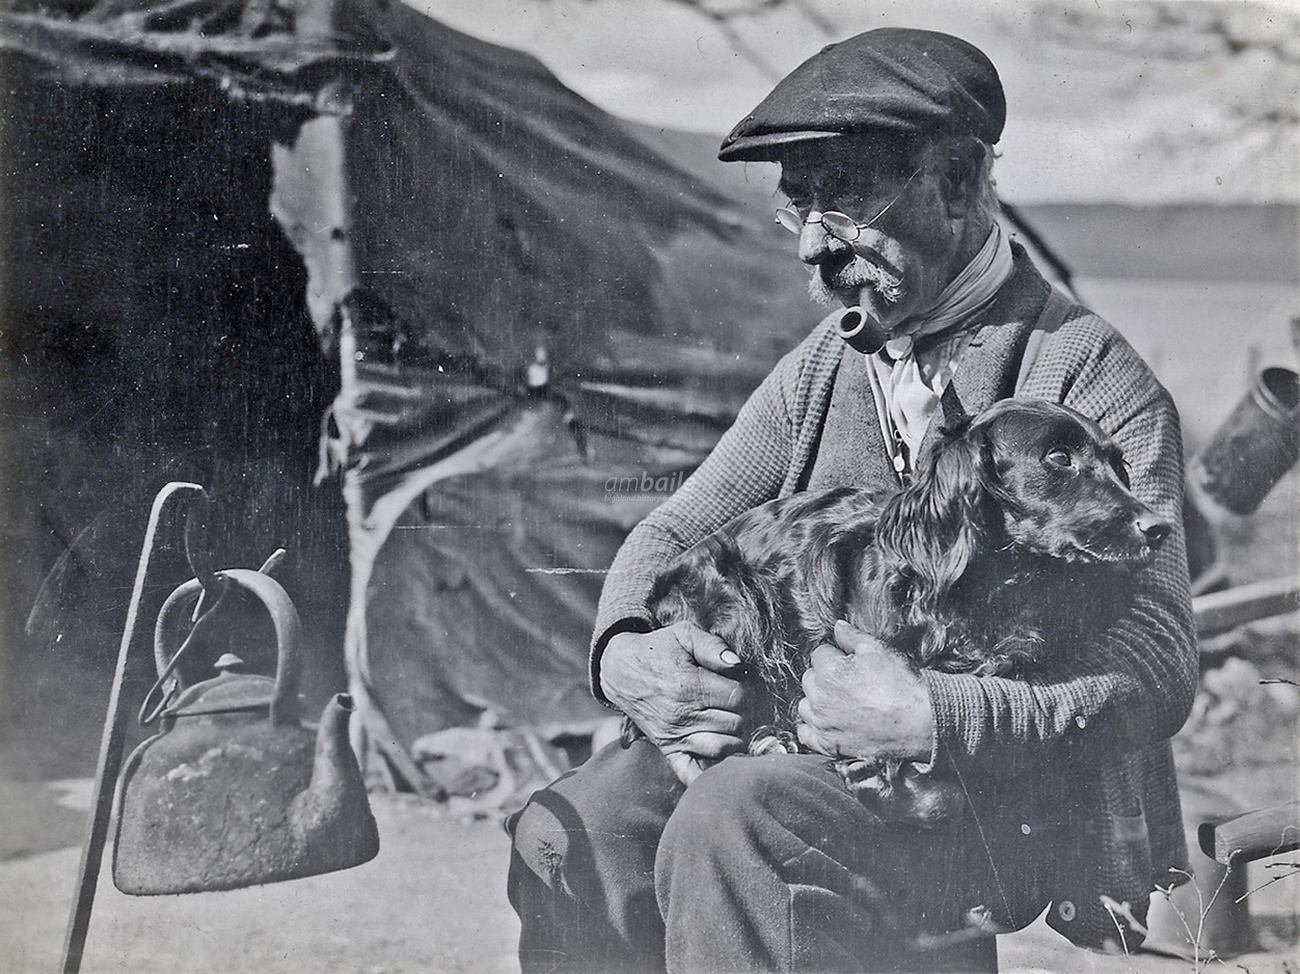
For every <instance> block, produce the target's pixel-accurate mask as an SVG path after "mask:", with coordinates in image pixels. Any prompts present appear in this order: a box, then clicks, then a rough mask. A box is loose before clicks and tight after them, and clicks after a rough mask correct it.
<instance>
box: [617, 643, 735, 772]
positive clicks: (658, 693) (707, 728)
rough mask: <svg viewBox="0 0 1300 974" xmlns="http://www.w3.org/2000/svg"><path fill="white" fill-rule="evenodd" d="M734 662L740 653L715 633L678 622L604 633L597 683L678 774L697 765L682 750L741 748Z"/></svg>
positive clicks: (718, 754) (708, 753)
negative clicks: (610, 634)
mask: <svg viewBox="0 0 1300 974" xmlns="http://www.w3.org/2000/svg"><path fill="white" fill-rule="evenodd" d="M739 669H740V657H739V656H737V655H736V654H735V653H733V652H732V651H731V650H729V649H728V648H727V644H726V643H724V642H723V641H722V640H721V639H719V638H718V637H717V636H714V635H713V634H711V633H708V632H705V631H704V630H703V629H701V628H700V627H699V626H696V625H694V624H692V623H689V622H679V623H677V624H676V625H672V626H669V627H667V628H666V629H656V630H655V631H654V632H648V633H632V632H625V633H620V634H619V635H617V636H614V637H613V638H612V639H610V641H609V643H608V644H607V645H606V646H605V652H604V654H603V655H602V656H601V658H600V688H601V689H602V690H603V691H604V693H605V697H606V699H608V700H609V701H610V703H612V704H614V706H616V707H618V709H619V710H621V711H623V713H625V714H627V716H629V717H630V718H632V720H633V722H634V723H635V724H636V725H637V726H638V727H639V728H641V731H642V733H644V734H645V735H646V736H647V737H649V738H650V739H651V740H652V741H654V742H655V744H657V745H658V746H659V749H660V750H661V751H663V752H664V754H665V755H668V756H669V760H670V763H673V768H674V770H675V771H677V772H678V777H682V776H683V774H689V771H688V770H687V769H688V766H689V767H694V768H695V772H694V773H695V774H698V773H699V768H700V767H702V766H701V765H699V764H698V762H692V761H688V760H686V756H687V755H689V756H693V757H698V758H705V759H709V760H716V759H718V758H722V757H725V756H726V755H728V754H731V753H733V752H736V751H742V750H744V748H745V743H744V741H743V740H742V737H741V733H742V730H743V724H744V721H743V719H742V717H741V706H742V704H743V701H744V693H743V690H742V688H741V685H740V683H739V681H738V680H737V679H736V676H737V672H738V670H739ZM679 756H680V757H679ZM679 766H680V767H679ZM692 776H693V775H692ZM683 780H684V781H685V780H686V778H683Z"/></svg>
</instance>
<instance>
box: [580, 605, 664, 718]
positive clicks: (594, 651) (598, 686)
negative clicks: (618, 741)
mask: <svg viewBox="0 0 1300 974" xmlns="http://www.w3.org/2000/svg"><path fill="white" fill-rule="evenodd" d="M654 628H655V627H654V623H652V622H651V621H650V619H649V618H646V617H638V616H628V617H626V618H623V619H619V620H618V621H617V622H615V623H614V624H613V625H611V626H609V627H608V628H607V629H606V630H605V631H604V632H603V633H601V634H600V636H599V638H597V639H596V641H595V642H594V643H592V646H591V659H590V667H589V678H590V680H591V693H592V696H594V697H595V698H596V699H597V700H598V701H600V702H601V703H602V704H604V705H605V706H606V707H610V708H611V709H614V710H617V709H618V707H617V706H616V705H615V704H614V702H613V701H612V700H610V699H609V697H608V696H606V695H605V687H604V684H603V683H602V682H601V674H600V663H601V659H602V657H604V655H605V650H606V649H607V648H608V647H609V641H610V640H611V639H613V638H614V637H615V636H621V635H623V634H624V633H629V632H640V633H644V632H652V631H653V630H654Z"/></svg>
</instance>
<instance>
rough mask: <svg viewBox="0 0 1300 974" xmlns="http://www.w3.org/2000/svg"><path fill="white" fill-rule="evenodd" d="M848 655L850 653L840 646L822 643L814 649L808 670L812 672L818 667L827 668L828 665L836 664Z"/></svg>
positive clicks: (809, 658)
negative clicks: (836, 661)
mask: <svg viewBox="0 0 1300 974" xmlns="http://www.w3.org/2000/svg"><path fill="white" fill-rule="evenodd" d="M847 655H848V653H846V652H845V651H844V650H842V649H841V648H840V647H838V646H835V645H833V644H831V643H822V644H821V645H820V646H818V647H817V648H816V649H814V650H813V651H812V654H811V655H810V656H809V657H808V663H809V667H808V668H809V670H811V669H813V668H815V667H818V666H825V665H826V664H827V663H831V662H834V661H835V660H837V659H843V658H844V657H845V656H847Z"/></svg>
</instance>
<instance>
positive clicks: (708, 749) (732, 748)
mask: <svg viewBox="0 0 1300 974" xmlns="http://www.w3.org/2000/svg"><path fill="white" fill-rule="evenodd" d="M679 744H680V747H677V748H674V750H682V751H689V752H690V753H691V754H695V755H698V756H699V757H702V758H721V757H726V756H727V755H728V754H735V753H736V752H737V751H743V750H744V749H745V742H744V741H742V740H741V739H740V738H739V737H737V736H736V735H735V734H715V733H713V732H711V731H698V732H696V733H694V734H687V735H686V736H685V737H683V738H682V739H681V741H680V742H679Z"/></svg>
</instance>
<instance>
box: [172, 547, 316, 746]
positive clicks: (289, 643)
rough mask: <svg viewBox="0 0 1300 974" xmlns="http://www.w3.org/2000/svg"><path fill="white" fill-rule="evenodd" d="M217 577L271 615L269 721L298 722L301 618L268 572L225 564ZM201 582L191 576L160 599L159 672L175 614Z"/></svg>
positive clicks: (176, 622) (277, 723)
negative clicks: (272, 690)
mask: <svg viewBox="0 0 1300 974" xmlns="http://www.w3.org/2000/svg"><path fill="white" fill-rule="evenodd" d="M217 577H218V578H220V579H224V580H225V581H228V582H231V583H232V584H234V585H236V586H237V587H239V588H241V589H243V590H244V591H245V592H248V593H250V594H252V595H253V596H255V597H256V598H257V600H258V601H259V602H261V603H262V605H263V607H264V608H265V609H266V611H267V614H268V615H269V616H270V617H271V625H272V626H274V628H275V640H276V667H275V693H274V694H273V695H272V697H271V723H272V724H273V725H275V726H277V727H282V726H286V725H288V726H297V725H298V724H299V707H298V688H299V685H300V684H301V681H302V621H301V620H300V619H299V617H298V610H297V609H296V608H295V607H294V604H293V600H292V599H290V598H289V593H288V592H286V591H285V590H284V586H282V585H281V584H280V583H279V582H277V581H276V580H275V579H274V578H272V577H271V576H270V575H265V574H263V573H262V572H259V571H254V570H253V569H251V568H227V569H225V570H223V571H220V572H217ZM202 591H203V586H202V584H201V583H200V582H199V580H198V579H197V578H191V579H190V580H189V581H188V582H186V583H185V584H183V585H181V586H179V587H178V588H176V589H175V590H174V591H173V592H172V593H171V595H169V596H167V600H166V601H165V602H163V606H162V609H160V610H159V612H158V622H157V624H156V625H155V626H154V661H155V662H156V663H157V666H158V672H159V674H160V675H161V674H163V673H164V671H165V670H166V669H167V667H168V666H169V665H170V663H171V661H172V655H173V653H174V652H175V650H174V649H172V648H171V644H172V642H173V640H174V638H175V634H176V633H178V632H180V631H181V629H180V625H179V622H180V620H179V618H178V616H179V615H180V613H181V612H182V610H183V609H185V608H187V607H188V606H190V605H191V604H192V603H193V601H194V599H195V598H197V596H198V595H199V593H200V592H202Z"/></svg>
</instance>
